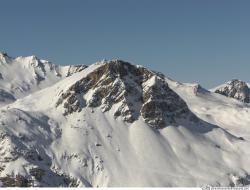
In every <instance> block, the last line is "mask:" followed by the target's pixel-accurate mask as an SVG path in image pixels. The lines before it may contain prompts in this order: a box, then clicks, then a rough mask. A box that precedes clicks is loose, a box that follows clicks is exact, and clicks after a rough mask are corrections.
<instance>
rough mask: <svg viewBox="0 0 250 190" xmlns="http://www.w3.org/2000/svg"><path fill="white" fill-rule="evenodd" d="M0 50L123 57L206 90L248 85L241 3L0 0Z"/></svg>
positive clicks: (58, 57) (249, 28) (249, 11)
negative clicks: (235, 81)
mask: <svg viewBox="0 0 250 190" xmlns="http://www.w3.org/2000/svg"><path fill="white" fill-rule="evenodd" d="M0 3H1V4H0V50H1V51H5V52H7V53H8V54H9V55H11V56H19V55H23V56H26V55H33V54H34V55H37V56H38V57H40V58H44V59H48V60H50V61H52V62H55V63H57V64H62V65H65V64H90V63H93V62H96V61H98V60H102V59H104V58H105V59H113V58H118V59H123V60H126V61H129V62H132V63H134V64H140V65H144V66H146V67H148V68H151V69H154V70H157V71H160V72H162V73H164V74H166V75H167V76H169V77H171V78H173V79H175V80H178V81H181V82H197V83H200V84H201V85H203V86H204V87H207V88H210V87H213V86H216V85H218V84H220V83H222V82H224V81H227V80H230V79H232V78H239V79H242V80H245V81H247V82H250V74H249V73H250V1H249V0H67V1H66V0H1V1H0Z"/></svg>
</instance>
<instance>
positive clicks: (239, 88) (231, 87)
mask: <svg viewBox="0 0 250 190" xmlns="http://www.w3.org/2000/svg"><path fill="white" fill-rule="evenodd" d="M214 92H215V93H218V94H221V95H224V96H227V97H231V98H234V99H237V100H239V101H241V102H244V103H250V88H249V86H248V85H247V83H246V82H243V81H240V80H237V79H234V80H232V81H229V82H227V83H226V84H225V85H224V86H222V87H219V88H217V89H215V90H214Z"/></svg>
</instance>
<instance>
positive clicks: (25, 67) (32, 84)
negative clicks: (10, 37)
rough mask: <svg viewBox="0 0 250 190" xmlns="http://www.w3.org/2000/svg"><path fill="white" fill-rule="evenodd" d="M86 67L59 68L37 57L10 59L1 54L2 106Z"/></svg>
mask: <svg viewBox="0 0 250 190" xmlns="http://www.w3.org/2000/svg"><path fill="white" fill-rule="evenodd" d="M85 68H86V66H84V65H79V66H64V67H62V66H58V65H54V64H52V63H50V62H48V61H46V60H41V59H38V58H37V57H36V56H29V57H17V58H12V57H9V56H8V55H7V54H6V53H0V105H1V104H2V105H3V104H8V103H10V102H13V101H14V100H15V99H18V98H22V97H24V96H26V95H29V94H30V93H32V92H35V91H37V90H40V89H43V88H45V87H48V86H51V85H53V84H54V83H56V82H58V81H59V80H61V79H62V78H65V77H68V76H70V75H72V74H73V73H75V72H79V71H82V70H83V69H85Z"/></svg>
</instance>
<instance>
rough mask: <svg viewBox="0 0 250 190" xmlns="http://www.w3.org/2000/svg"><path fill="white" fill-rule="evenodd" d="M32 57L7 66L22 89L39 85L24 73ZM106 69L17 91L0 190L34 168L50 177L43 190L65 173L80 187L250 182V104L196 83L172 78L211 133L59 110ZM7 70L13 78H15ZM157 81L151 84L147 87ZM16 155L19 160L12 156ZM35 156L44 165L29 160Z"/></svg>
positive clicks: (3, 68) (6, 120) (0, 149)
mask: <svg viewBox="0 0 250 190" xmlns="http://www.w3.org/2000/svg"><path fill="white" fill-rule="evenodd" d="M33 59H34V57H28V58H16V59H15V60H12V61H11V63H10V65H6V63H4V61H2V62H3V63H1V64H0V73H1V74H2V75H3V78H5V80H6V81H12V82H11V84H14V85H16V86H18V87H20V86H22V84H21V83H23V81H25V82H27V81H29V82H30V80H33V79H34V70H33V68H32V69H28V70H25V71H22V69H21V68H30V67H31V63H33ZM20 62H21V63H24V64H23V65H21V64H20ZM103 64H105V62H100V63H96V64H93V65H90V66H89V67H87V68H86V69H84V70H83V71H81V72H77V73H74V74H72V75H71V76H69V77H58V76H57V75H56V74H55V72H61V71H63V70H64V68H60V69H61V70H60V69H59V70H56V69H55V70H53V71H52V72H51V73H50V74H48V75H47V77H46V81H48V83H47V82H46V81H45V82H44V84H43V85H41V86H39V87H38V86H36V87H34V89H35V90H31V91H27V92H28V93H27V94H26V95H25V96H24V95H21V94H22V93H21V92H16V91H15V93H13V94H14V95H16V94H17V96H16V97H18V98H19V99H18V100H16V101H14V100H13V101H12V102H8V103H6V104H7V105H3V106H2V107H0V113H1V114H0V137H1V135H2V138H0V155H1V157H2V158H4V157H10V158H15V159H11V160H10V161H7V162H6V161H4V160H1V158H0V167H2V168H4V169H3V171H1V170H0V184H1V185H3V184H2V182H1V177H4V176H6V175H8V174H9V175H10V174H21V175H23V176H26V177H27V178H30V177H31V176H30V172H29V170H30V169H31V168H37V167H39V168H41V169H43V170H44V171H45V174H44V176H43V178H42V180H40V181H36V183H37V184H38V185H39V186H60V185H62V186H63V185H65V184H64V182H63V180H62V179H61V178H60V176H59V174H65V175H67V176H70V178H72V179H75V180H76V181H77V185H78V186H93V187H131V186H134V187H174V186H177V187H183V186H190V187H191V186H203V185H213V186H229V185H242V184H241V182H242V181H243V180H244V181H245V182H244V185H246V184H250V181H248V178H249V175H250V148H249V146H250V107H249V105H248V104H244V103H241V102H239V101H237V100H234V99H231V98H227V97H224V96H222V95H219V94H215V93H213V92H209V91H206V90H205V89H202V88H201V87H200V86H198V85H196V84H182V83H179V82H176V81H173V80H171V79H169V78H166V83H167V84H168V85H169V87H170V88H171V89H172V90H173V91H174V92H176V93H177V94H178V95H179V96H180V97H181V98H182V99H183V100H184V101H185V102H186V103H187V105H188V107H189V109H190V110H191V111H192V112H193V113H194V114H195V115H196V116H197V117H198V118H200V119H202V120H204V121H206V122H208V123H210V124H211V126H212V125H216V126H217V127H211V128H210V129H209V130H207V131H204V130H203V131H202V130H201V131H199V130H197V131H196V130H191V129H190V127H192V126H185V125H183V126H182V125H181V126H171V125H170V126H166V127H164V128H163V129H158V130H157V129H153V128H152V127H149V126H148V125H147V124H146V123H145V122H144V120H143V119H142V118H141V117H140V118H139V119H138V120H136V121H135V122H133V123H126V122H124V121H123V120H122V119H121V118H116V119H115V118H114V116H113V114H112V112H111V111H110V112H109V111H108V112H105V113H103V112H102V111H101V108H99V107H97V108H88V107H86V108H83V109H82V110H81V111H80V112H74V113H72V114H70V115H68V116H64V115H63V107H62V106H61V107H60V106H59V107H56V106H55V105H56V102H57V101H58V98H59V97H60V95H61V94H62V93H63V92H65V91H66V90H67V89H68V88H69V87H70V86H72V85H73V84H75V83H76V82H77V81H79V80H80V79H82V78H84V77H86V76H87V75H88V74H89V73H91V72H92V71H94V70H95V69H97V68H99V67H100V66H101V65H103ZM45 68H46V67H45ZM8 72H12V73H15V74H16V77H15V79H13V80H12V79H11V78H13V76H12V77H11V75H10V73H8ZM23 72H25V74H24V73H23ZM37 72H40V70H39V69H38V70H37ZM41 72H42V71H41ZM61 73H63V72H61ZM64 73H66V71H64ZM40 74H41V75H42V73H40ZM62 76H65V75H63V74H62ZM32 77H33V78H32ZM20 82H21V83H20ZM154 82H155V80H154V78H151V79H150V80H148V82H147V83H145V85H149V86H150V85H152V84H153V83H154ZM9 84H10V83H7V82H6V83H1V80H0V87H1V88H3V89H4V90H6V91H8V92H11V91H10V88H9V86H8V85H9ZM89 96H91V95H89ZM5 135H6V136H5ZM15 151H16V152H18V154H17V155H13V154H12V152H15ZM31 151H33V152H32V155H33V156H34V155H35V156H37V155H39V156H40V157H42V160H41V159H40V160H39V159H38V160H37V159H33V160H32V161H30V159H28V158H27V155H29V153H30V152H31Z"/></svg>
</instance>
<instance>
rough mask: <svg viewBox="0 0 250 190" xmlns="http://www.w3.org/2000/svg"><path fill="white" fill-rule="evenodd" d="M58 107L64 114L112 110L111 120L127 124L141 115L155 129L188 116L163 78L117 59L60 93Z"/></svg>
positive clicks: (183, 103)
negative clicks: (92, 109)
mask: <svg viewBox="0 0 250 190" xmlns="http://www.w3.org/2000/svg"><path fill="white" fill-rule="evenodd" d="M61 104H63V107H64V108H65V112H64V115H68V114H71V113H73V112H80V111H81V110H82V109H83V108H85V107H91V108H96V107H100V108H101V110H102V111H103V112H106V111H110V110H112V111H113V113H114V117H115V118H118V117H121V118H122V119H123V120H124V121H126V122H128V123H132V122H134V121H135V120H137V119H138V118H139V117H140V116H142V117H143V119H144V120H145V121H146V123H148V124H149V125H150V126H152V127H154V128H157V129H158V128H162V127H164V126H166V125H167V124H176V123H177V120H178V118H181V117H182V118H186V117H187V116H189V115H192V114H191V112H190V111H189V109H188V107H187V105H186V103H185V102H184V101H183V100H182V99H181V98H180V97H179V96H178V95H177V94H176V93H175V92H174V91H172V90H171V89H170V88H169V87H168V84H167V82H166V81H165V78H164V76H163V75H161V74H158V73H155V72H153V71H149V70H147V69H145V68H143V67H140V66H134V65H131V64H130V63H127V62H123V61H120V60H114V61H109V62H106V63H104V64H103V65H102V66H100V67H99V68H98V69H96V70H94V71H93V72H91V73H90V74H88V75H87V76H86V77H84V78H82V79H81V80H79V81H77V82H76V83H75V84H74V85H72V86H71V87H70V88H69V89H68V90H67V91H66V92H64V93H62V95H61V97H60V98H59V100H58V102H57V104H56V106H59V105H61ZM114 105H116V106H115V108H114V109H113V107H114ZM192 117H195V116H194V115H192Z"/></svg>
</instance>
